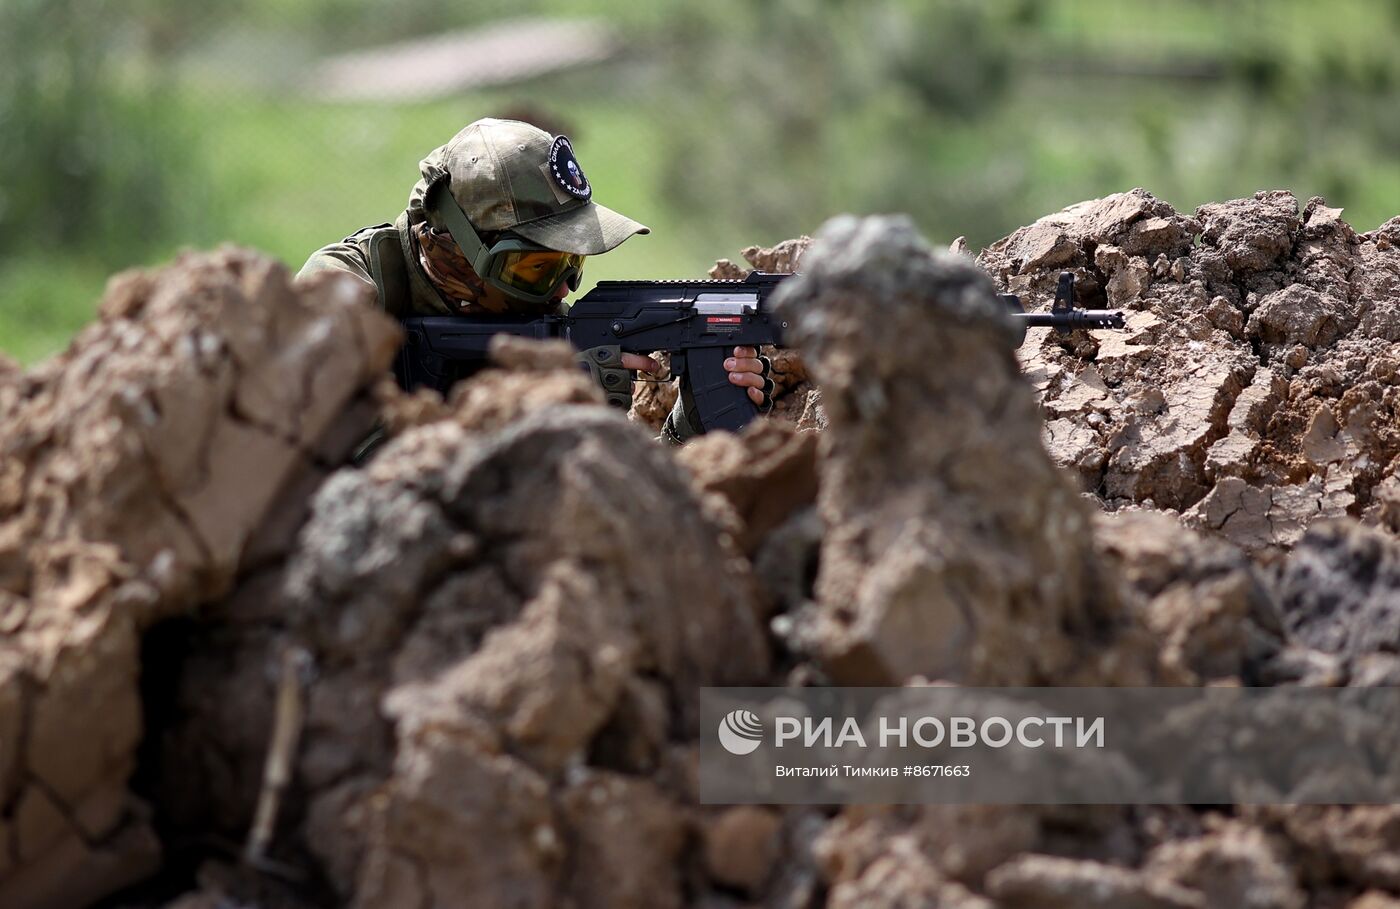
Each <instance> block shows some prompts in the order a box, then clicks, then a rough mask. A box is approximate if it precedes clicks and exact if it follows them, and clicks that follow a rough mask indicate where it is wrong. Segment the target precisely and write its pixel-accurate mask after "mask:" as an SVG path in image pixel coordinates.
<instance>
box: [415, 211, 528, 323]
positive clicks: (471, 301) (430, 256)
mask: <svg viewBox="0 0 1400 909" xmlns="http://www.w3.org/2000/svg"><path fill="white" fill-rule="evenodd" d="M413 241H414V244H415V246H416V247H417V249H418V263H419V264H420V265H422V266H423V272H424V274H426V275H427V276H428V280H429V281H431V282H432V283H433V286H434V287H436V288H437V289H438V290H440V291H442V292H443V293H444V294H446V295H447V296H448V297H450V298H452V299H453V300H456V301H457V303H458V310H459V311H460V312H464V313H483V312H505V311H506V308H505V307H504V306H501V307H496V306H492V305H490V304H489V303H488V302H487V299H486V298H487V296H488V294H487V293H486V285H485V283H484V282H483V281H482V280H481V278H479V277H477V274H476V272H475V271H473V270H472V267H471V265H470V264H468V262H467V260H466V257H465V256H463V255H462V251H461V250H460V249H458V248H457V244H456V242H454V241H453V239H452V236H451V235H450V234H439V233H437V232H435V231H433V230H432V229H431V228H429V227H428V225H427V223H426V222H421V221H420V222H419V223H418V224H415V225H414V227H413Z"/></svg>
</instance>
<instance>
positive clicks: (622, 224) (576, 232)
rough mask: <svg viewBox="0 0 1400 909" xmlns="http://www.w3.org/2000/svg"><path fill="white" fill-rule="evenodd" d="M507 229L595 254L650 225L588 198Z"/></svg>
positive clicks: (554, 245) (553, 246) (559, 246)
mask: <svg viewBox="0 0 1400 909" xmlns="http://www.w3.org/2000/svg"><path fill="white" fill-rule="evenodd" d="M511 231H512V232H513V233H517V234H519V235H520V236H522V237H524V238H525V239H527V240H529V241H530V242H531V243H538V244H539V245H541V246H543V247H545V248H547V249H553V250H556V251H558V252H567V253H577V254H578V255H581V256H596V255H598V254H599V253H605V252H607V251H608V250H610V249H615V248H617V247H618V246H620V245H622V241H624V240H626V239H627V238H628V237H630V236H632V235H633V234H649V233H651V228H649V227H647V226H646V225H645V224H641V223H639V222H637V221H633V220H632V219H631V218H629V217H627V216H626V215H620V214H618V213H617V212H615V211H613V210H612V209H611V208H607V207H605V206H602V205H599V204H598V203H596V202H589V203H588V204H587V205H580V206H579V207H578V208H571V209H569V210H568V211H564V212H560V213H559V214H557V215H550V216H549V217H547V218H536V219H535V220H534V221H526V222H525V223H523V224H517V225H515V226H514V227H512V228H511Z"/></svg>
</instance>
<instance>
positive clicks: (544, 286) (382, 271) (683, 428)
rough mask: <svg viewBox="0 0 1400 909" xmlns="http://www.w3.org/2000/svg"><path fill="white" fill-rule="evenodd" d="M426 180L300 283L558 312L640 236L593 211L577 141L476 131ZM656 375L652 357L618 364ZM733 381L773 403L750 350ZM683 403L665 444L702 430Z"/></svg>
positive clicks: (528, 130)
mask: <svg viewBox="0 0 1400 909" xmlns="http://www.w3.org/2000/svg"><path fill="white" fill-rule="evenodd" d="M419 170H420V172H421V174H422V179H420V180H419V181H418V184H417V185H416V186H415V187H414V188H413V192H412V194H411V195H410V196H409V200H408V208H407V209H406V210H405V211H404V212H403V213H402V214H400V215H399V217H398V220H397V221H395V222H394V223H393V224H379V225H376V226H374V227H366V228H364V229H363V230H361V231H359V232H358V233H355V234H352V235H351V236H349V237H346V238H345V239H344V240H342V241H341V242H339V243H333V244H331V245H330V246H326V247H323V248H322V249H319V250H317V251H316V252H315V253H313V254H312V256H311V258H310V259H308V260H307V262H306V264H305V265H304V266H303V267H302V269H301V272H300V275H309V274H314V273H316V272H321V271H338V272H344V273H347V274H351V275H354V276H355V277H356V278H359V279H360V280H362V281H364V282H366V283H367V284H370V285H371V286H373V287H374V289H375V292H376V293H377V294H378V298H379V305H380V306H381V307H382V308H383V309H384V310H385V311H386V312H388V313H389V314H391V315H393V316H396V317H399V318H406V317H408V316H413V315H464V316H470V315H473V314H486V313H516V314H526V313H540V314H542V313H544V312H548V311H557V310H558V308H559V307H560V306H561V304H562V303H563V300H564V297H566V296H567V295H568V294H569V292H570V291H574V290H578V286H579V280H580V278H581V276H582V273H583V263H584V259H585V258H586V257H587V256H595V255H599V254H600V253H605V252H608V251H609V250H611V249H614V248H616V247H617V246H619V245H620V244H621V243H622V242H623V241H624V240H626V239H627V238H629V237H631V236H632V235H633V234H645V233H650V230H649V229H648V228H647V227H645V226H643V225H642V224H639V223H637V222H636V221H633V220H632V219H631V218H628V217H626V216H624V215H621V214H618V213H617V212H615V211H613V210H612V209H609V208H604V207H603V206H601V205H599V204H597V203H596V202H594V201H593V200H592V196H593V189H592V187H591V186H590V185H589V183H588V178H587V177H586V176H584V173H583V169H582V168H581V167H580V166H579V164H578V159H577V158H575V157H574V151H573V147H572V145H570V143H569V140H568V139H567V138H565V137H564V136H559V137H557V138H556V137H553V136H551V135H549V133H546V132H544V131H543V130H540V129H537V128H536V127H534V126H531V125H529V124H527V123H521V122H519V121H516V120H492V119H486V120H478V121H476V122H475V123H472V124H470V125H468V126H467V127H466V128H465V129H463V130H462V131H461V132H459V133H458V134H457V135H456V136H454V137H453V139H452V141H451V142H448V143H447V144H446V145H444V146H442V147H441V148H438V149H436V150H434V151H433V152H432V153H431V154H429V155H428V157H426V158H424V159H423V161H422V162H421V163H420V164H419ZM613 365H614V366H616V367H619V368H620V369H622V370H625V371H627V372H625V373H624V374H625V376H626V381H627V383H628V384H627V388H628V389H629V391H630V388H631V384H630V383H631V376H632V373H631V372H630V370H643V371H647V372H652V371H655V370H656V369H658V368H659V364H658V363H657V362H656V361H655V360H654V359H652V358H651V357H646V356H641V355H638V354H622V357H621V362H620V363H617V364H613ZM725 368H726V369H728V370H730V372H729V381H730V382H732V383H734V384H735V385H739V386H742V387H745V388H747V389H748V394H749V397H750V398H752V399H753V401H754V403H755V404H759V405H760V406H762V404H763V403H764V400H765V398H764V393H763V389H764V388H765V387H770V388H771V386H768V381H769V380H767V379H766V378H765V377H764V365H763V363H762V361H761V360H760V358H759V356H758V352H757V351H756V350H754V349H753V348H751V347H736V348H735V349H734V356H733V357H732V358H730V359H729V360H726V361H725ZM686 398H687V395H686V394H682V395H680V396H679V399H678V400H677V402H676V408H675V410H673V411H672V412H671V415H670V416H669V417H668V418H667V420H666V424H665V426H664V427H663V428H662V433H661V435H662V438H664V439H666V440H667V441H670V442H672V443H674V444H680V443H682V442H684V441H685V440H686V439H688V438H690V437H691V436H693V435H696V434H698V433H700V432H702V431H703V430H702V429H701V428H700V425H699V421H698V420H696V419H695V418H694V417H693V408H692V407H688V406H687V404H686Z"/></svg>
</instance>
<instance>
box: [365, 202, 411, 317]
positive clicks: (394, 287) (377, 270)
mask: <svg viewBox="0 0 1400 909" xmlns="http://www.w3.org/2000/svg"><path fill="white" fill-rule="evenodd" d="M369 274H370V277H371V278H372V279H373V280H374V289H375V290H377V291H378V292H379V306H380V308H382V309H383V310H385V311H386V312H388V313H391V314H394V313H403V312H407V311H408V309H409V302H410V298H411V296H412V293H413V292H412V290H411V289H410V288H409V286H408V269H407V268H406V267H405V265H404V261H403V248H402V246H400V244H399V229H398V228H397V227H395V226H394V225H392V224H384V225H382V226H380V227H376V228H374V231H373V232H372V233H371V234H370V235H369Z"/></svg>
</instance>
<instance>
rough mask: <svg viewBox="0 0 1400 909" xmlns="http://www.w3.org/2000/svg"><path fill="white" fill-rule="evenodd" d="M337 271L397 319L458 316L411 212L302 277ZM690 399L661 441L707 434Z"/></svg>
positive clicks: (316, 260)
mask: <svg viewBox="0 0 1400 909" xmlns="http://www.w3.org/2000/svg"><path fill="white" fill-rule="evenodd" d="M325 271H334V272H339V273H342V274H348V275H353V276H355V277H356V278H359V279H360V280H362V281H364V282H366V283H368V284H369V285H370V286H372V287H373V288H374V289H375V294H376V295H377V297H378V300H379V306H380V308H382V309H383V310H384V311H385V312H387V313H389V314H390V315H392V316H394V317H395V318H399V319H405V318H408V317H410V316H442V315H448V316H451V315H458V309H457V306H456V305H455V301H452V300H449V299H447V298H446V297H444V296H443V295H442V293H441V292H439V291H438V289H437V288H435V287H434V286H433V285H432V284H431V283H429V281H428V276H427V275H425V274H424V273H423V268H422V266H421V265H420V264H419V263H418V255H417V252H416V251H415V250H414V248H413V239H412V230H411V227H410V224H409V212H407V211H405V212H404V213H403V214H401V215H399V217H398V220H396V221H395V222H394V223H393V224H376V225H375V226H373V227H366V228H364V229H362V230H359V231H357V232H355V233H353V234H351V235H350V236H348V237H346V238H345V239H344V240H341V241H340V242H339V243H332V244H331V245H329V246H323V247H321V248H320V249H318V250H316V252H314V253H312V254H311V258H309V259H307V260H306V264H305V265H303V266H302V267H301V271H300V272H298V274H297V276H298V277H304V276H306V275H312V274H317V273H319V272H325ZM689 397H690V396H689V395H688V394H686V393H684V392H683V393H682V394H680V395H678V396H677V397H676V406H675V408H674V409H673V410H672V411H671V413H670V415H669V416H668V417H667V418H666V422H665V424H664V425H663V426H662V427H661V438H662V439H663V440H664V441H666V442H669V443H671V444H673V445H680V444H683V443H684V442H686V441H687V440H689V439H690V438H692V437H693V436H696V435H699V434H700V433H701V432H702V431H703V430H702V429H701V428H700V424H699V421H698V420H697V419H695V418H694V412H695V410H694V406H693V404H690V403H689V402H688V399H689Z"/></svg>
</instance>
